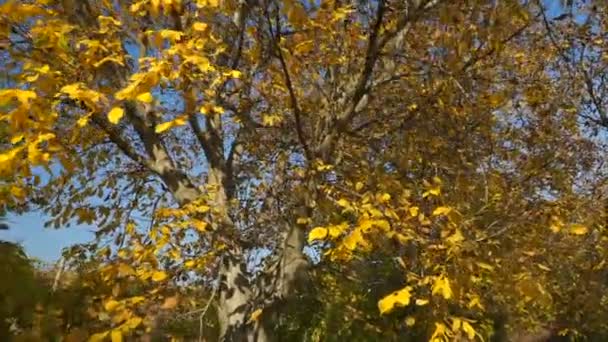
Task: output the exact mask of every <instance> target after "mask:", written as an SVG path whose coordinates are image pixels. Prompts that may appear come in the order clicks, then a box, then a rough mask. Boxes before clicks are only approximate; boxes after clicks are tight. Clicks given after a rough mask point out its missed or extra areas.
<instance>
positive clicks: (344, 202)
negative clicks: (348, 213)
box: [337, 198, 349, 208]
mask: <svg viewBox="0 0 608 342" xmlns="http://www.w3.org/2000/svg"><path fill="white" fill-rule="evenodd" d="M337 204H338V205H339V206H341V207H343V208H346V207H348V206H349V203H348V200H347V199H346V198H340V199H339V200H338V202H337Z"/></svg>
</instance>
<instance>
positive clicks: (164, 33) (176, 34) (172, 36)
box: [160, 30, 184, 42]
mask: <svg viewBox="0 0 608 342" xmlns="http://www.w3.org/2000/svg"><path fill="white" fill-rule="evenodd" d="M183 35H184V34H183V33H182V32H180V31H175V30H161V31H160V36H161V37H163V38H165V39H169V40H170V41H173V42H174V41H177V40H179V39H180V38H181V37H182V36H183Z"/></svg>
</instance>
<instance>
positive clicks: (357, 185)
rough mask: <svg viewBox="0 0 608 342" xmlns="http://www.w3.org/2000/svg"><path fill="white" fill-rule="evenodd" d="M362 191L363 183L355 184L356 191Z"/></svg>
mask: <svg viewBox="0 0 608 342" xmlns="http://www.w3.org/2000/svg"><path fill="white" fill-rule="evenodd" d="M361 189H363V183H361V182H357V183H356V184H355V190H357V191H361Z"/></svg>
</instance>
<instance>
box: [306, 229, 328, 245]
mask: <svg viewBox="0 0 608 342" xmlns="http://www.w3.org/2000/svg"><path fill="white" fill-rule="evenodd" d="M326 237H327V229H325V228H323V227H316V228H313V230H311V231H310V233H308V243H312V242H313V241H316V240H323V239H325V238H326Z"/></svg>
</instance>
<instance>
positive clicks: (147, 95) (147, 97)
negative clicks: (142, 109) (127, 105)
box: [136, 92, 154, 103]
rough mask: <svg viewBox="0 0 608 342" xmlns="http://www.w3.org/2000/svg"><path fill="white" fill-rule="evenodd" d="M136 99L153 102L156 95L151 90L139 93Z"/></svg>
mask: <svg viewBox="0 0 608 342" xmlns="http://www.w3.org/2000/svg"><path fill="white" fill-rule="evenodd" d="M136 99H137V101H141V102H144V103H152V101H154V97H153V96H152V94H150V93H149V92H147V93H141V94H139V95H137V97H136Z"/></svg>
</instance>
